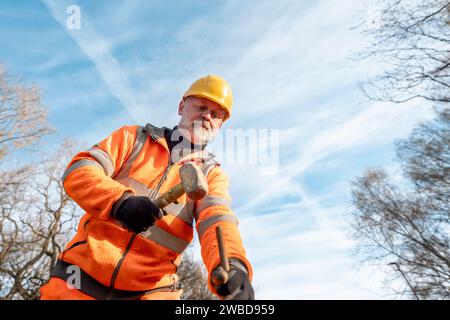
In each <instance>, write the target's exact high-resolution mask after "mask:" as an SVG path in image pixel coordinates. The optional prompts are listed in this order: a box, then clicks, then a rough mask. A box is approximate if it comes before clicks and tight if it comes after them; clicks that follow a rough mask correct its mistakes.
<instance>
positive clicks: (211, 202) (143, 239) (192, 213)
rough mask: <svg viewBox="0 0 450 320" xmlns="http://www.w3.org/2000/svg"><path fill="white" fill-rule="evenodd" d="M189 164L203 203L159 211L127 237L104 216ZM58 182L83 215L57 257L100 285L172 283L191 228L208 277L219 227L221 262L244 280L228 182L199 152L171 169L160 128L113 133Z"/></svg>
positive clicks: (161, 188) (175, 177)
mask: <svg viewBox="0 0 450 320" xmlns="http://www.w3.org/2000/svg"><path fill="white" fill-rule="evenodd" d="M190 160H194V161H196V162H197V163H198V164H199V165H201V167H202V170H203V171H204V172H205V173H206V174H207V181H208V187H209V193H208V195H207V196H206V197H205V198H204V199H202V200H201V201H198V202H196V203H193V202H192V201H191V200H190V199H186V196H185V195H184V196H182V197H181V198H180V199H179V200H178V203H172V204H170V205H169V206H167V207H166V208H165V211H166V212H167V213H168V215H166V216H164V217H163V218H162V219H161V220H158V221H157V222H156V223H155V225H153V226H152V227H150V228H149V229H148V230H146V231H145V232H142V233H140V234H135V233H132V232H129V231H128V230H127V229H125V228H123V227H122V226H121V224H120V223H119V222H118V221H117V220H115V219H113V218H112V217H111V213H112V211H114V210H117V208H118V207H119V206H120V204H121V202H122V201H123V200H124V199H126V198H127V197H130V196H131V195H146V196H149V197H150V198H152V199H154V198H156V197H157V196H158V195H159V194H161V193H163V192H165V191H167V190H169V189H170V188H171V187H172V186H174V185H176V184H177V183H179V182H180V177H179V173H178V170H179V168H180V166H181V165H182V163H183V162H184V161H190ZM63 185H64V188H65V190H66V192H67V193H68V195H69V196H70V197H71V198H72V199H73V200H74V201H75V202H76V203H77V204H78V205H79V206H80V207H81V208H83V209H84V210H85V211H86V214H85V215H84V216H83V217H82V219H81V221H80V223H79V226H78V229H77V233H76V235H75V237H74V238H73V239H72V240H71V241H70V242H69V243H68V244H67V246H66V249H65V250H64V251H63V252H62V253H61V255H60V257H59V258H60V259H61V260H64V261H66V262H68V263H73V264H76V265H78V266H80V267H81V269H82V270H83V271H84V272H86V273H87V274H89V275H90V276H91V277H93V278H95V279H96V280H97V281H99V282H100V283H102V284H103V285H105V286H109V287H111V288H114V289H119V290H151V289H154V288H158V287H163V286H167V285H171V284H173V283H175V282H176V281H177V280H178V278H177V276H176V274H175V273H176V271H177V267H178V266H179V264H180V262H181V253H182V252H183V251H184V249H185V248H186V247H187V246H188V245H189V243H190V242H191V241H192V238H193V225H194V223H195V225H196V228H197V232H198V235H199V239H200V244H201V253H202V257H203V261H204V263H205V265H206V268H207V270H208V274H210V273H211V271H212V270H213V269H214V268H215V267H216V266H217V265H218V264H219V260H220V258H219V253H218V249H217V241H216V239H215V231H214V227H215V226H216V225H218V224H219V225H221V226H222V230H223V234H224V240H225V244H226V246H227V250H228V255H229V257H235V258H238V259H240V260H242V261H243V262H244V264H245V265H246V267H247V269H248V270H249V275H250V278H251V276H252V268H251V265H250V263H249V262H248V260H247V259H246V257H245V250H244V248H243V245H242V241H241V237H240V234H239V231H238V228H237V223H238V222H237V219H236V217H235V215H234V213H233V212H232V210H231V209H230V202H231V198H230V196H229V193H228V178H227V177H226V176H225V174H224V172H223V171H222V169H221V168H220V166H219V165H218V164H217V163H216V162H215V161H214V160H212V158H211V156H210V155H207V154H206V153H204V152H201V153H196V154H192V155H189V156H188V157H185V158H183V159H181V160H180V161H177V162H176V163H174V164H171V163H170V154H169V150H168V147H167V143H166V140H165V139H164V128H157V127H154V126H152V125H150V124H147V125H146V126H145V127H141V126H124V127H122V128H120V129H118V130H117V131H115V132H114V133H112V134H111V135H110V136H109V137H107V138H106V139H104V140H103V141H101V142H100V143H99V144H97V145H95V146H93V147H92V148H91V149H89V150H87V151H83V152H80V153H78V154H77V155H75V157H74V158H73V159H72V161H71V162H70V163H69V165H68V167H67V169H66V171H65V173H64V176H63ZM209 282H210V281H208V283H209ZM210 288H211V289H212V287H211V286H210Z"/></svg>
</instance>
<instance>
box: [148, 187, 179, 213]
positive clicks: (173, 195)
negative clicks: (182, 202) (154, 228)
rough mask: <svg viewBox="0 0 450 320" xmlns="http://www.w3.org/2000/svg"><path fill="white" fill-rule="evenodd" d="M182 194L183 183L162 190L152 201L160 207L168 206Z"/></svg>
mask: <svg viewBox="0 0 450 320" xmlns="http://www.w3.org/2000/svg"><path fill="white" fill-rule="evenodd" d="M183 194H184V189H183V185H182V184H181V183H179V184H177V185H176V186H174V187H172V188H171V189H170V190H169V191H166V192H164V193H163V194H162V195H160V196H159V197H158V198H156V199H155V200H154V201H153V203H154V204H155V205H156V206H157V207H158V208H160V209H162V208H164V207H166V206H168V205H169V204H171V203H172V202H175V201H177V200H178V198H179V197H181V196H182V195H183Z"/></svg>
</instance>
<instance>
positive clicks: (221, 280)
mask: <svg viewBox="0 0 450 320" xmlns="http://www.w3.org/2000/svg"><path fill="white" fill-rule="evenodd" d="M216 238H217V245H218V247H219V255H220V267H218V268H216V270H214V272H213V274H212V276H213V281H214V283H215V284H216V285H221V284H225V283H227V282H228V272H230V264H229V262H228V255H227V251H226V249H225V245H224V243H223V234H222V229H221V228H220V226H217V227H216Z"/></svg>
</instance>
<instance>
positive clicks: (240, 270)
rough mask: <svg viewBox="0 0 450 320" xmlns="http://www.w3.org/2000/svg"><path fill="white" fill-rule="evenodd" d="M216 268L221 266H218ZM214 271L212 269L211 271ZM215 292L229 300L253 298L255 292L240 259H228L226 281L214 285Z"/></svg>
mask: <svg viewBox="0 0 450 320" xmlns="http://www.w3.org/2000/svg"><path fill="white" fill-rule="evenodd" d="M218 268H221V267H220V266H219V267H218ZM213 272H214V271H213ZM214 288H215V289H216V290H217V293H218V294H219V295H220V296H221V297H223V298H225V299H230V300H254V299H255V294H254V292H253V287H252V285H251V283H250V279H249V278H248V274H247V270H246V268H245V266H244V265H243V264H242V263H241V261H240V260H236V259H233V258H231V259H230V271H229V272H228V281H227V283H225V284H221V285H215V286H214Z"/></svg>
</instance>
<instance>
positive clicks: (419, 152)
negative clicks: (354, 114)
mask: <svg viewBox="0 0 450 320" xmlns="http://www.w3.org/2000/svg"><path fill="white" fill-rule="evenodd" d="M396 148H397V157H398V159H399V161H400V163H401V165H402V171H403V174H404V177H405V180H406V182H407V183H406V184H405V186H404V187H400V186H399V185H402V184H399V185H397V186H394V184H393V183H392V182H391V181H390V179H389V178H388V176H387V174H386V173H385V172H384V170H382V169H372V170H368V171H367V172H366V173H365V174H364V175H363V176H362V177H360V178H358V179H357V180H356V181H355V182H354V183H353V192H352V194H353V202H354V205H355V208H356V209H355V210H354V212H353V216H352V218H353V220H352V221H353V223H352V233H353V236H354V237H355V239H357V240H358V241H359V254H360V256H361V257H362V258H363V259H364V260H365V261H366V262H369V263H374V264H377V265H381V266H383V265H384V266H390V267H391V269H390V270H391V273H390V274H391V277H389V278H388V283H390V284H393V283H394V282H395V281H394V280H399V281H400V282H401V283H403V284H404V286H403V288H401V289H396V291H397V292H398V293H400V294H404V295H407V296H410V297H412V298H415V299H449V298H450V109H446V110H443V111H440V112H439V114H438V117H437V119H435V120H433V121H430V122H428V123H424V124H422V125H420V126H419V127H417V128H416V129H415V130H414V131H413V133H412V134H411V135H410V137H409V138H407V139H405V140H402V141H399V142H398V143H397V145H396ZM392 288H394V286H392Z"/></svg>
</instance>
